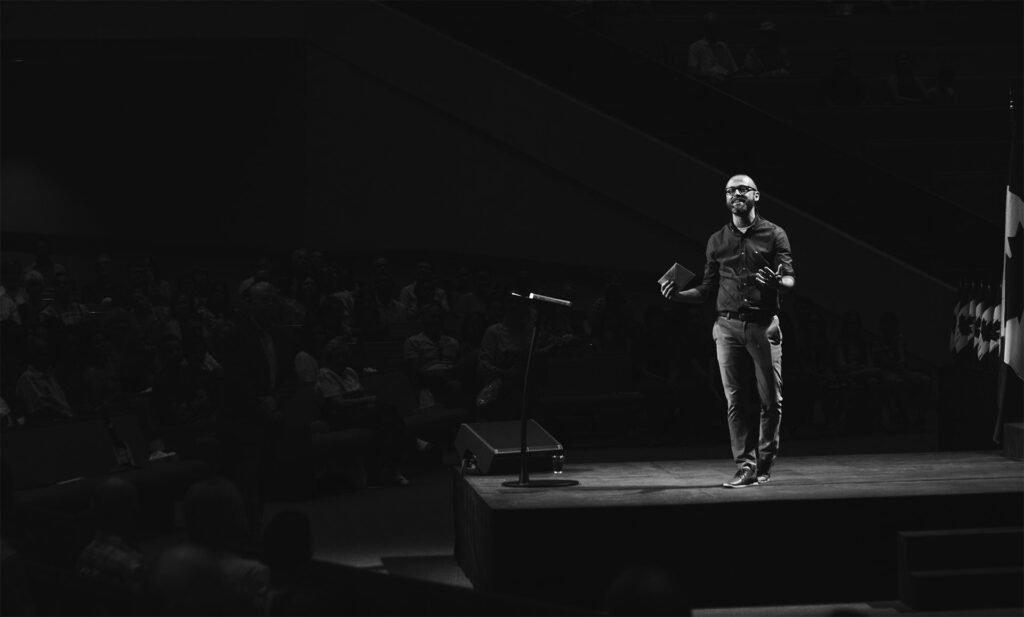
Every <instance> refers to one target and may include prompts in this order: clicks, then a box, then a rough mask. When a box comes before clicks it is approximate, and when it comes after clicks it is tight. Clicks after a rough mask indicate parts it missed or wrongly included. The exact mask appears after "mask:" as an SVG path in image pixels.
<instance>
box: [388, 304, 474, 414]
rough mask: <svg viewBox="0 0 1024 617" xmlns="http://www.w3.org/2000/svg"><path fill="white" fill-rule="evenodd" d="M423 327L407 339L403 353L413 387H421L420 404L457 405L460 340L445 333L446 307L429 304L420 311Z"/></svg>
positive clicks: (460, 393) (426, 405) (427, 405)
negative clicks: (439, 403)
mask: <svg viewBox="0 0 1024 617" xmlns="http://www.w3.org/2000/svg"><path fill="white" fill-rule="evenodd" d="M420 321H421V322H422V324H423V329H422V330H421V331H420V332H419V333H418V334H414V335H413V336H410V337H409V338H407V339H405V343H404V344H403V350H402V355H403V357H404V358H405V362H406V365H407V368H408V371H409V376H410V378H411V380H412V383H413V387H415V388H416V389H417V390H420V407H432V406H433V404H434V402H435V401H437V402H441V403H444V404H445V405H448V406H452V405H458V404H460V403H461V402H462V401H461V400H460V399H461V396H462V383H461V381H460V380H459V377H458V374H457V373H456V370H455V369H456V364H457V363H458V360H459V341H457V340H456V339H454V338H452V337H450V336H448V335H447V334H444V332H443V326H444V310H443V309H442V308H441V307H440V306H438V305H436V304H433V305H428V306H425V307H423V309H422V310H421V311H420Z"/></svg>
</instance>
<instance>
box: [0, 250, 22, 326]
mask: <svg viewBox="0 0 1024 617" xmlns="http://www.w3.org/2000/svg"><path fill="white" fill-rule="evenodd" d="M21 279H22V276H21V272H20V268H19V267H18V265H17V264H16V263H14V262H11V261H7V260H4V262H3V267H2V270H0V322H3V321H12V322H14V323H16V324H19V325H20V324H21V315H20V314H19V313H18V304H19V303H18V298H17V297H16V295H15V294H16V292H17V289H18V287H20V285H21Z"/></svg>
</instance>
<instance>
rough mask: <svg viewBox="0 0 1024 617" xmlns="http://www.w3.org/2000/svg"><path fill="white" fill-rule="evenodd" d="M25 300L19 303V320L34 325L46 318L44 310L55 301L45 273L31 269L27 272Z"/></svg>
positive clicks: (27, 324)
mask: <svg viewBox="0 0 1024 617" xmlns="http://www.w3.org/2000/svg"><path fill="white" fill-rule="evenodd" d="M24 285H25V300H24V301H23V302H22V303H21V304H19V305H18V321H20V322H21V323H22V324H24V325H26V326H34V325H36V324H38V323H40V322H41V321H43V320H44V317H45V316H44V315H43V311H44V310H46V307H48V306H49V305H50V303H51V302H53V296H52V295H51V294H52V289H50V290H48V289H47V286H46V280H45V279H44V277H43V273H42V272H39V271H38V270H29V271H28V272H26V273H25V280H24Z"/></svg>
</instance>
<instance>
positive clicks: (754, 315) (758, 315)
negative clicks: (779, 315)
mask: <svg viewBox="0 0 1024 617" xmlns="http://www.w3.org/2000/svg"><path fill="white" fill-rule="evenodd" d="M718 314H719V315H720V316H722V317H725V318H726V319H737V320H739V321H749V322H752V323H759V324H767V323H771V321H772V319H773V318H774V317H775V315H773V314H772V313H769V312H768V311H743V312H741V313H737V312H736V311H718Z"/></svg>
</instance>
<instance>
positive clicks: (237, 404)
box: [219, 281, 295, 527]
mask: <svg viewBox="0 0 1024 617" xmlns="http://www.w3.org/2000/svg"><path fill="white" fill-rule="evenodd" d="M276 308H277V291H276V290H275V289H274V286H273V285H271V284H270V283H269V282H267V281H259V282H257V283H255V284H253V285H252V287H251V288H250V289H249V290H248V291H247V293H246V295H245V298H244V300H243V303H242V307H241V311H242V315H241V316H240V317H241V321H240V323H239V324H238V325H237V326H235V327H233V328H231V329H230V330H229V331H228V332H226V333H225V338H224V340H223V341H222V347H223V349H222V351H221V352H220V353H222V354H223V357H222V358H221V359H220V360H222V362H221V366H223V369H224V372H223V400H224V402H223V405H221V406H220V412H221V413H220V418H221V421H220V423H219V424H220V429H221V432H220V435H219V438H220V441H221V444H222V453H223V465H224V469H225V474H226V475H227V476H228V477H229V478H230V479H231V480H232V481H233V482H234V483H235V484H236V485H237V486H238V487H239V489H240V490H241V492H242V494H243V495H244V496H245V503H246V506H247V507H248V509H249V510H248V511H249V518H250V520H251V521H252V522H253V525H254V527H258V526H259V522H260V520H261V517H262V512H263V499H264V490H263V485H264V483H265V482H266V480H267V478H268V476H269V471H270V469H271V467H272V466H273V464H274V456H275V447H276V443H277V440H278V439H279V438H280V432H279V431H277V430H276V427H277V426H278V425H279V424H280V423H281V422H282V421H283V420H284V416H283V414H282V412H281V410H280V401H281V398H282V397H283V396H284V395H285V391H286V387H285V386H286V385H291V383H290V382H293V381H294V378H295V372H294V369H293V365H292V359H293V358H294V357H295V354H294V352H293V351H292V350H290V349H289V348H288V346H287V342H286V341H285V340H284V339H283V337H282V336H281V334H280V331H279V330H278V329H277V328H276V327H275V326H276V324H275V323H274V318H275V311H276Z"/></svg>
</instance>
